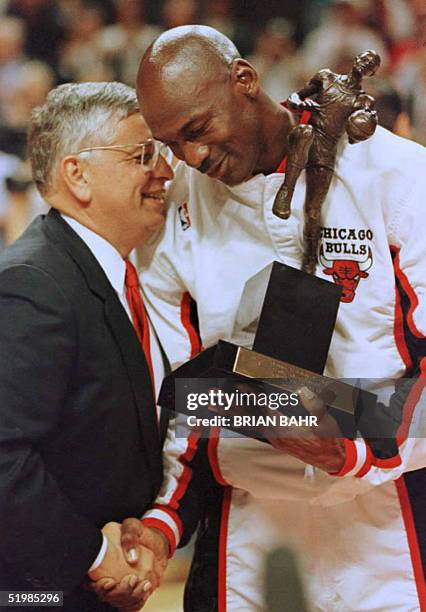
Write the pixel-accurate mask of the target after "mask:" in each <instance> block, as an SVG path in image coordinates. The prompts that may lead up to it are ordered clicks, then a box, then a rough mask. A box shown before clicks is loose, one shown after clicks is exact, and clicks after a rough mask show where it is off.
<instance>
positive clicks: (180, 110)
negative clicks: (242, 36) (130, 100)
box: [137, 25, 282, 185]
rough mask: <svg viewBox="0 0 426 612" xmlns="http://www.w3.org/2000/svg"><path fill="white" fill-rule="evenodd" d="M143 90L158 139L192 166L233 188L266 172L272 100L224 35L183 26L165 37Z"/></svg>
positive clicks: (154, 51)
mask: <svg viewBox="0 0 426 612" xmlns="http://www.w3.org/2000/svg"><path fill="white" fill-rule="evenodd" d="M137 90H138V97H139V103H140V106H141V111H142V114H143V116H144V118H145V120H146V121H147V123H148V125H149V126H150V128H151V130H152V132H153V134H154V136H155V138H158V139H159V140H163V141H164V142H166V143H168V144H169V145H170V147H171V148H172V149H173V152H174V153H175V155H176V156H177V157H179V158H180V159H183V160H185V161H186V162H187V163H188V164H189V165H190V166H193V167H195V168H197V169H198V170H200V171H201V172H206V173H207V174H210V175H211V176H214V177H215V178H219V179H220V180H222V181H223V182H225V183H227V184H229V185H234V184H237V183H239V182H242V181H243V180H245V179H247V178H248V177H249V176H251V175H252V174H253V173H254V172H256V171H261V170H263V168H262V167H261V166H260V165H259V156H261V155H262V154H263V153H264V149H265V142H264V141H265V130H264V129H262V128H263V126H262V123H263V119H264V116H265V110H266V107H267V106H268V105H269V108H268V110H269V111H271V104H272V102H271V101H270V100H269V102H267V101H266V95H265V94H264V93H263V92H262V91H261V90H260V87H259V84H258V78H257V73H256V71H255V69H254V68H253V67H252V66H251V65H250V64H249V63H248V62H247V61H246V60H244V59H241V57H240V54H239V53H238V50H237V48H236V47H235V45H234V43H233V42H232V41H231V40H229V38H227V37H226V36H224V35H223V34H221V33H220V32H218V31H217V30H214V29H213V28H209V27H207V26H199V25H197V26H182V27H178V28H173V29H171V30H168V31H167V32H164V33H163V34H161V36H160V37H159V38H157V40H155V41H154V42H153V43H152V45H151V46H150V47H149V48H148V50H147V51H146V53H145V55H144V57H143V58H142V61H141V65H140V67H139V72H138V78H137ZM275 106H276V105H275ZM273 112H274V113H275V114H277V112H278V113H279V112H282V111H280V109H279V108H278V111H277V110H276V109H274V111H273ZM266 114H267V113H266Z"/></svg>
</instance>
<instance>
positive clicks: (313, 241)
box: [302, 165, 333, 274]
mask: <svg viewBox="0 0 426 612" xmlns="http://www.w3.org/2000/svg"><path fill="white" fill-rule="evenodd" d="M332 177H333V170H332V169H331V168H330V167H327V166H310V165H309V166H308V167H307V168H306V195H305V227H304V230H303V239H304V245H305V246H304V253H303V261H302V270H304V271H305V272H308V273H309V274H315V269H316V265H317V261H318V244H319V239H320V234H321V208H322V205H323V202H324V200H325V198H326V196H327V192H328V189H329V187H330V183H331V179H332Z"/></svg>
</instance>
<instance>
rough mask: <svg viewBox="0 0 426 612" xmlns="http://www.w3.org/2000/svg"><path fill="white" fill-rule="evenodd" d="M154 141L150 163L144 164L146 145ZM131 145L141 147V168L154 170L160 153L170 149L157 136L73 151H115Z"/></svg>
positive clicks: (77, 153)
mask: <svg viewBox="0 0 426 612" xmlns="http://www.w3.org/2000/svg"><path fill="white" fill-rule="evenodd" d="M151 143H153V144H154V154H153V156H152V158H151V160H150V162H149V165H148V164H144V163H143V158H144V149H145V147H146V145H149V144H151ZM129 147H133V148H135V149H136V148H137V147H140V148H141V149H140V151H141V153H140V156H141V161H140V165H141V168H146V169H147V170H152V169H153V168H155V166H156V164H157V162H158V159H159V157H160V155H162V152H163V151H164V149H168V147H167V145H166V144H164V142H161V141H160V140H156V139H155V138H149V139H148V140H145V142H132V143H129V144H116V145H100V146H97V147H87V148H85V149H81V150H80V151H77V152H76V153H73V155H80V153H90V152H91V151H115V150H119V151H121V150H123V149H127V148H129Z"/></svg>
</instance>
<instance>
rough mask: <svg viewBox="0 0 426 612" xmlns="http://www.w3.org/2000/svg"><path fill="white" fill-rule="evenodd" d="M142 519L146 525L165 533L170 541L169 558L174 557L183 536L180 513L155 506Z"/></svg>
mask: <svg viewBox="0 0 426 612" xmlns="http://www.w3.org/2000/svg"><path fill="white" fill-rule="evenodd" d="M141 521H142V524H143V525H146V527H153V528H154V529H159V530H160V531H161V532H162V533H163V535H164V536H165V537H166V538H167V541H168V543H169V558H170V557H172V556H173V555H174V553H175V550H176V548H177V547H178V545H179V542H180V539H181V537H182V525H181V522H180V519H179V517H178V515H177V514H175V512H173V511H172V510H169V509H168V508H167V509H163V508H153V509H152V510H149V511H148V512H146V513H145V514H144V515H143V517H142V518H141Z"/></svg>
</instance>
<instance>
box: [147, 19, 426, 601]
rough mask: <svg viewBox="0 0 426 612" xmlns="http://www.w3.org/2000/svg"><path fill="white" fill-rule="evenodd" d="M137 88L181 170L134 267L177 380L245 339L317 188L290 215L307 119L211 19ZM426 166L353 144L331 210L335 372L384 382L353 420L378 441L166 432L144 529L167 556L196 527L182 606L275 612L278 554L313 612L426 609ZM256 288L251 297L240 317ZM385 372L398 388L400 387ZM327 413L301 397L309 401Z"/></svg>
mask: <svg viewBox="0 0 426 612" xmlns="http://www.w3.org/2000/svg"><path fill="white" fill-rule="evenodd" d="M138 95H139V100H140V104H141V108H142V112H143V114H144V117H145V118H146V120H147V122H148V124H149V125H150V127H151V129H152V132H153V134H154V137H155V138H157V139H159V140H162V141H163V142H165V143H167V144H168V145H169V146H170V147H171V149H172V150H173V152H174V154H175V155H176V156H177V157H178V158H179V159H181V160H182V161H183V162H186V163H181V164H179V165H178V167H177V169H176V180H175V182H174V185H173V186H172V188H171V190H170V193H169V199H170V204H169V212H168V218H167V221H166V225H165V229H164V231H163V232H162V234H161V236H160V237H159V240H158V241H157V243H156V244H155V245H154V246H153V248H152V250H151V252H148V251H147V250H144V253H143V254H141V261H140V265H141V271H142V272H141V278H142V286H143V287H144V291H145V295H146V303H147V305H148V308H149V310H150V316H151V318H152V321H153V322H154V324H155V327H156V329H157V332H158V335H159V337H160V339H161V342H162V344H163V347H164V349H165V351H166V353H167V355H168V357H169V360H170V362H171V363H172V364H173V367H176V366H178V365H179V364H181V363H183V362H185V361H186V360H188V359H190V358H191V357H193V356H194V355H195V354H196V353H197V352H198V351H199V350H200V348H201V343H202V346H204V347H209V346H212V345H214V344H215V343H216V342H217V341H218V340H219V339H221V338H222V339H227V340H230V341H232V342H235V343H238V344H243V345H245V346H251V344H252V342H253V337H254V332H255V329H256V325H257V321H258V316H259V309H260V306H259V305H258V301H257V300H256V295H257V291H260V286H258V287H256V286H255V282H254V281H253V277H254V276H255V275H256V273H257V272H259V270H261V269H262V268H263V267H264V266H266V265H267V264H269V263H271V262H272V261H273V260H276V259H278V260H280V261H282V262H284V263H286V264H289V265H290V266H294V267H300V265H301V258H302V236H303V200H304V193H305V184H304V179H303V175H302V179H301V180H300V181H299V183H298V184H297V186H296V190H295V194H294V199H293V209H292V213H291V216H290V218H289V219H288V220H282V219H279V218H277V217H275V216H274V215H273V213H272V205H273V201H274V197H275V194H276V192H277V190H278V188H279V186H280V185H281V183H282V171H283V168H284V167H285V157H286V153H287V135H288V133H289V130H290V129H291V128H292V127H293V126H294V125H295V124H296V123H297V122H298V121H303V118H302V117H300V116H297V115H292V114H291V113H290V112H289V111H288V110H287V109H285V108H284V107H283V106H281V105H280V104H277V103H276V102H274V101H273V100H271V99H270V98H269V97H268V96H267V95H266V94H265V92H264V91H263V90H262V89H261V87H260V85H259V82H258V78H257V74H256V72H255V70H254V69H253V67H252V66H251V65H250V64H249V63H248V62H246V61H245V60H243V59H241V58H240V57H239V54H238V51H237V49H236V48H235V46H234V45H233V44H232V43H231V41H229V40H228V39H227V38H225V37H224V36H222V35H221V34H219V33H218V32H216V31H215V30H212V29H211V28H206V27H200V26H191V27H182V28H175V29H173V30H170V31H168V32H165V33H164V34H162V35H161V36H160V37H159V38H158V39H157V41H155V42H154V43H153V45H152V46H151V47H150V48H149V49H148V51H147V53H146V55H145V56H144V58H143V60H142V63H141V66H140V70H139V74H138ZM425 167H426V153H425V150H424V148H423V147H420V146H419V145H416V144H414V143H412V142H409V141H406V140H403V139H401V138H398V137H396V136H394V135H392V134H390V133H389V132H387V131H386V130H384V129H382V128H379V129H378V130H377V132H376V134H375V135H374V136H373V137H372V138H371V139H370V140H368V141H366V142H363V143H361V144H358V145H356V146H349V145H348V142H347V140H345V139H342V141H341V142H340V143H339V150H338V156H337V163H336V169H335V175H334V178H333V180H332V184H331V187H330V191H329V193H328V196H327V198H326V201H325V203H324V208H323V218H322V230H321V247H320V263H321V265H320V266H318V267H317V276H319V277H321V278H324V279H329V280H330V281H334V282H336V283H338V284H339V285H341V286H342V289H343V291H342V298H341V301H342V304H341V307H340V310H339V315H338V320H337V324H336V328H335V332H334V336H333V341H332V345H331V349H330V354H329V358H328V361H327V368H326V374H327V375H329V376H333V377H335V378H357V379H359V378H363V379H366V378H369V379H371V378H374V379H380V380H379V381H378V382H377V381H375V383H374V384H373V382H371V383H370V388H372V389H373V390H375V391H376V392H377V393H378V394H379V400H380V402H381V403H380V404H379V419H378V421H374V422H372V421H371V419H370V418H369V416H368V415H364V416H365V418H364V420H363V421H361V422H360V423H359V428H360V430H361V432H362V433H363V434H364V436H365V438H362V437H358V438H356V439H354V440H352V439H346V438H341V439H338V438H328V439H325V440H322V439H320V438H319V437H318V436H317V435H316V433H315V431H311V432H310V436H309V439H308V440H306V439H297V438H296V440H292V441H291V443H290V442H289V441H288V440H281V442H280V444H278V445H276V446H278V448H274V447H273V446H268V445H265V444H262V443H260V442H258V441H256V440H252V439H248V438H244V439H242V438H229V437H223V436H222V435H221V434H220V432H217V431H216V432H214V435H211V436H210V438H209V439H208V440H201V439H200V437H199V434H194V433H192V434H191V433H189V434H188V436H187V437H176V436H175V434H174V432H173V430H170V433H169V439H168V442H167V444H166V456H165V467H166V473H165V480H164V483H163V487H162V490H161V493H160V496H159V498H158V499H157V502H156V505H155V508H154V509H153V510H151V511H149V512H148V513H147V514H146V515H145V517H144V519H143V523H145V524H146V525H150V526H151V527H155V528H157V529H159V530H161V531H163V533H164V534H165V535H166V536H167V537H168V539H169V546H170V549H171V551H173V550H174V549H175V547H176V546H177V545H178V544H181V543H182V542H183V541H185V539H186V538H187V536H188V534H189V532H190V531H191V528H192V525H193V522H194V516H196V515H197V513H199V514H200V515H201V517H202V520H201V529H200V530H199V535H198V539H197V546H196V553H195V559H194V563H193V566H192V571H191V576H190V579H189V583H188V588H187V592H186V599H185V609H186V610H189V611H194V612H195V611H196V612H212V611H216V610H219V611H220V612H222V611H224V610H227V611H228V612H230V611H232V612H234V611H235V612H237V611H238V612H241V611H242V610H244V612H254V611H260V610H264V609H265V602H264V600H263V572H264V563H265V558H266V556H267V554H268V552H269V551H270V550H271V549H273V548H274V547H275V546H277V545H278V544H279V543H280V542H284V543H286V544H289V543H290V544H291V545H292V546H294V547H295V548H296V549H297V550H298V551H299V553H300V554H301V556H302V557H303V561H304V567H305V569H306V572H307V575H308V580H307V583H308V587H309V590H310V593H311V600H312V609H314V610H317V611H323V612H343V611H345V612H347V611H350V610H352V611H355V610H356V611H361V610H364V611H367V610H368V611H370V612H373V611H374V612H396V611H398V612H402V611H404V612H406V611H408V610H413V611H414V610H420V609H423V608H425V609H426V587H425V581H424V571H423V569H424V560H425V559H426V521H425V518H424V517H425V516H426V513H425V511H424V503H423V501H424V498H425V491H426V470H425V469H424V466H425V465H426V445H425V441H424V439H422V435H423V434H424V433H425V432H424V431H423V432H421V433H420V430H419V429H416V430H415V431H414V432H413V430H409V426H410V424H411V422H412V421H411V419H412V418H413V420H414V416H419V412H420V410H421V408H422V403H421V399H422V397H423V398H424V396H422V390H423V384H424V383H423V380H424V374H423V373H422V372H424V371H425V365H426V360H425V356H426V341H425V333H426V297H425V296H426V264H425V262H426V241H425V240H424V238H423V236H422V231H423V230H422V228H423V227H424V226H425V225H426V207H425V206H424V201H423V200H424V192H425V188H426V183H425V178H424V174H425V173H424V168H425ZM250 279H252V283H251V286H252V288H253V296H252V298H253V299H252V301H251V304H249V306H246V308H245V309H241V308H239V303H240V298H241V294H242V291H243V289H244V287H245V284H246V282H247V281H249V280H250ZM191 299H194V300H195V301H196V303H197V307H198V320H199V331H200V336H201V338H199V337H198V335H197V333H196V331H195V330H194V328H193V326H192V319H191V316H190V315H191ZM283 342H285V338H283ZM312 350H315V347H314V346H313V347H312ZM403 376H405V377H406V379H402V377H403ZM391 379H401V380H398V381H397V385H396V389H395V385H394V384H393V383H392V382H390V381H391ZM316 401H317V400H316V399H315V398H312V396H310V395H309V392H308V393H307V395H305V402H306V405H307V406H309V405H310V402H311V404H312V402H313V403H315V402H316ZM423 404H424V401H423ZM311 407H312V405H311ZM417 423H418V424H420V427H422V426H423V423H424V419H423V420H422V419H421V418H420V417H419V418H418V419H417ZM423 428H424V426H423ZM415 436H417V438H416V437H415ZM380 438H381V439H380ZM200 508H201V510H200ZM135 529H136V530H137V527H135ZM141 529H143V526H142V527H141ZM283 580H285V576H284V575H283Z"/></svg>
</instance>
